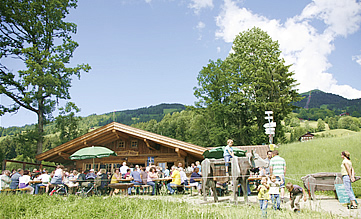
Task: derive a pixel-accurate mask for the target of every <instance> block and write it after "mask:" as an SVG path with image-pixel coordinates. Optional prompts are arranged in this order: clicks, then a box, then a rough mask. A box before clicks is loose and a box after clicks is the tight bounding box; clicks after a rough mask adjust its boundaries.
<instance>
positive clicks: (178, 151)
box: [175, 148, 187, 157]
mask: <svg viewBox="0 0 361 219" xmlns="http://www.w3.org/2000/svg"><path fill="white" fill-rule="evenodd" d="M175 152H177V154H178V157H186V156H187V152H185V151H183V150H182V149H179V148H176V149H175Z"/></svg>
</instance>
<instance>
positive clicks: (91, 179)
mask: <svg viewBox="0 0 361 219" xmlns="http://www.w3.org/2000/svg"><path fill="white" fill-rule="evenodd" d="M95 178H97V175H96V174H95V173H94V169H91V170H89V173H87V174H86V176H85V179H86V180H87V181H88V182H89V183H88V187H92V186H93V185H94V181H95Z"/></svg>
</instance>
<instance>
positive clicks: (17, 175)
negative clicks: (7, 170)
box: [10, 169, 24, 189]
mask: <svg viewBox="0 0 361 219" xmlns="http://www.w3.org/2000/svg"><path fill="white" fill-rule="evenodd" d="M23 174H24V170H23V169H18V171H17V172H16V173H14V174H13V175H12V176H11V178H10V179H11V183H10V189H17V188H19V178H20V177H21V176H22V175H23Z"/></svg>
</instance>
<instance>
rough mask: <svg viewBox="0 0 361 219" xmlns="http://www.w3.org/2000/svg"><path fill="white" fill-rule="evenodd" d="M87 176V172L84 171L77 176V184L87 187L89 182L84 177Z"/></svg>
mask: <svg viewBox="0 0 361 219" xmlns="http://www.w3.org/2000/svg"><path fill="white" fill-rule="evenodd" d="M87 174H88V170H84V171H83V172H82V173H81V174H79V175H78V178H77V180H76V181H77V182H78V183H79V184H80V186H82V187H88V184H89V182H87V180H86V175H87Z"/></svg>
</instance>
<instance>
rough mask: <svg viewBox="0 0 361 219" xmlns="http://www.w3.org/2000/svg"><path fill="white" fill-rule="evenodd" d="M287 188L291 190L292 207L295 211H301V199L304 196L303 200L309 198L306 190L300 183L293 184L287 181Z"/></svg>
mask: <svg viewBox="0 0 361 219" xmlns="http://www.w3.org/2000/svg"><path fill="white" fill-rule="evenodd" d="M286 188H287V190H288V191H289V192H290V200H291V208H292V209H293V211H294V212H300V200H301V198H302V196H303V201H306V200H307V197H306V192H305V190H304V189H303V188H302V187H301V186H298V185H293V184H292V183H290V182H289V183H287V185H286Z"/></svg>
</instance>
